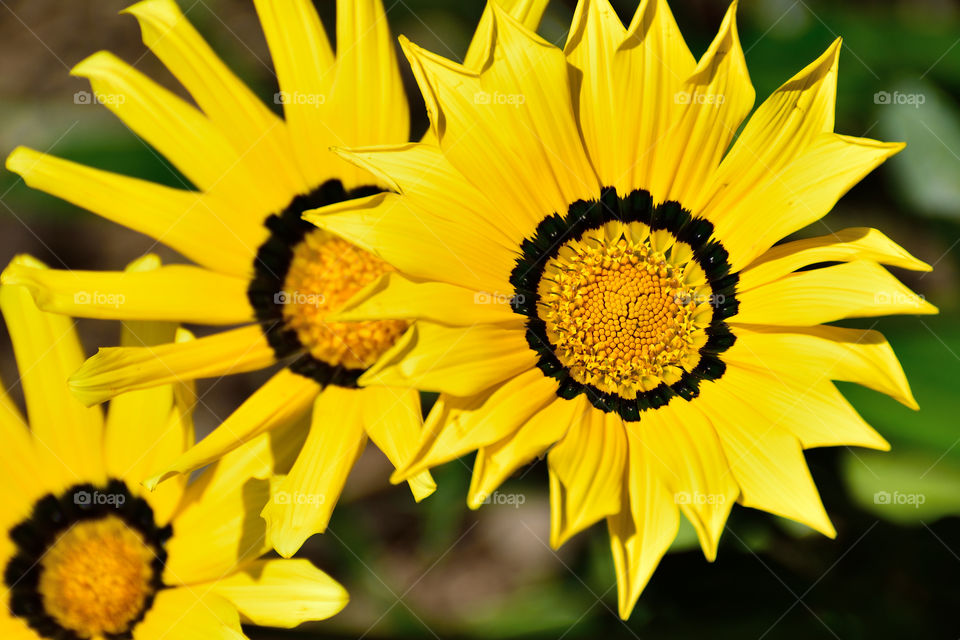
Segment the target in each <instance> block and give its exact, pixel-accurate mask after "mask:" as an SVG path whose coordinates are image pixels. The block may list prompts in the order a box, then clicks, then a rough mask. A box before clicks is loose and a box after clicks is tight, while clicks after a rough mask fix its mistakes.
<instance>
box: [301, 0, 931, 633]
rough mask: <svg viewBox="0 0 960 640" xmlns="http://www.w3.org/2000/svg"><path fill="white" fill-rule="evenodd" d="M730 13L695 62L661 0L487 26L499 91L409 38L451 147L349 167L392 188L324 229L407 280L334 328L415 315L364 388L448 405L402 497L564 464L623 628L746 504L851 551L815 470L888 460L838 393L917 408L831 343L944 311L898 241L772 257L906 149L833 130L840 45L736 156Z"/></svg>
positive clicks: (557, 522) (845, 236)
mask: <svg viewBox="0 0 960 640" xmlns="http://www.w3.org/2000/svg"><path fill="white" fill-rule="evenodd" d="M734 11H735V9H734V7H731V8H730V11H729V12H728V14H727V16H726V17H725V19H724V21H723V24H722V26H721V28H720V32H719V35H718V36H717V37H716V39H715V40H714V41H713V43H712V44H711V45H710V47H709V49H708V50H707V52H706V53H705V54H704V55H703V57H702V58H701V59H700V60H699V61H696V60H695V59H694V58H693V56H692V55H691V54H690V51H689V50H688V49H687V47H686V45H685V44H684V41H683V38H682V36H681V34H680V33H679V31H678V29H677V26H676V23H675V21H674V19H673V17H672V15H671V13H670V10H669V8H668V6H667V4H666V2H664V1H658V0H649V1H644V2H642V3H641V4H640V7H639V8H638V10H637V12H636V15H635V17H634V19H633V21H632V22H631V24H630V25H629V26H627V27H624V26H623V24H622V23H621V22H620V20H619V19H618V18H617V16H616V14H615V13H614V12H613V10H612V9H611V8H610V6H609V4H608V3H607V2H606V0H582V1H581V2H580V4H579V6H578V8H577V11H576V14H575V17H574V21H573V25H572V27H571V29H570V32H569V37H568V40H567V43H566V46H565V48H564V50H563V51H561V50H559V49H557V48H556V47H554V46H552V45H551V44H549V43H547V42H545V41H543V40H542V39H540V38H539V37H537V35H536V34H535V33H534V32H532V31H530V30H529V29H528V28H526V27H525V26H524V25H522V24H520V23H519V22H517V21H516V20H514V19H512V18H511V17H510V16H508V15H506V14H505V13H504V12H503V11H500V10H497V9H496V7H494V12H495V16H496V19H495V27H494V29H493V31H492V33H491V38H490V41H489V45H488V47H487V49H486V51H485V54H484V58H485V62H484V64H483V65H481V66H480V67H479V68H480V69H481V71H479V72H475V71H472V70H470V69H468V68H464V67H463V66H461V65H458V64H456V63H454V62H450V61H449V60H446V59H444V58H442V57H439V56H437V55H435V54H432V53H429V52H426V51H424V50H422V49H420V48H418V47H416V46H414V45H412V44H410V43H408V42H404V48H405V51H406V53H407V55H408V57H409V59H410V62H411V64H412V65H413V68H414V72H415V74H416V76H417V80H418V82H419V84H420V88H421V91H422V93H423V95H424V98H425V100H426V104H427V107H428V110H429V112H430V116H431V120H432V125H433V131H434V133H435V134H436V139H437V143H436V144H414V145H404V146H399V147H380V148H368V149H354V150H350V151H344V152H343V154H344V155H345V156H346V157H347V158H349V159H351V160H353V161H354V162H355V163H356V164H358V165H359V166H362V167H364V168H366V169H369V170H370V171H372V172H374V173H375V174H377V175H379V176H380V178H381V179H382V180H384V181H385V182H387V183H388V184H390V185H391V187H392V190H393V191H394V192H395V193H385V194H377V195H373V196H370V197H368V198H365V199H362V200H359V201H355V202H345V203H341V204H338V205H333V206H330V207H327V208H325V209H322V210H320V211H317V212H313V213H308V214H307V218H308V219H309V220H311V221H312V222H314V223H316V224H317V225H319V226H321V227H322V228H324V229H326V230H328V231H331V232H333V233H336V234H338V235H339V236H341V237H343V238H345V239H347V240H349V241H350V242H353V243H354V244H356V245H358V246H360V247H363V248H365V249H367V250H369V251H371V252H373V253H375V254H376V255H377V256H379V257H380V258H382V259H384V260H385V261H386V262H388V263H389V264H391V265H392V266H394V267H395V268H396V269H397V271H396V272H391V273H389V274H386V275H384V276H383V277H381V278H380V279H379V280H377V281H376V282H375V283H374V284H372V285H370V286H369V287H368V288H367V289H365V290H364V291H363V292H361V293H360V294H359V295H358V297H357V298H355V299H354V300H353V301H352V302H351V303H349V304H348V305H347V306H346V307H345V308H344V310H343V311H342V312H341V313H339V314H337V317H338V319H340V320H373V319H378V320H384V319H391V318H395V319H416V323H415V324H414V325H413V327H412V328H411V330H410V331H409V332H408V333H407V334H406V335H405V337H404V338H403V339H401V341H399V342H398V343H397V344H396V345H395V346H394V347H393V348H392V349H391V350H390V351H389V352H388V353H387V354H386V355H385V356H384V358H382V359H381V361H380V362H379V363H378V364H376V365H375V366H374V367H372V368H371V369H370V370H368V371H367V372H366V373H365V374H364V375H363V376H361V378H360V383H361V384H362V385H363V384H387V385H394V386H404V385H407V386H414V387H417V388H421V389H430V390H436V391H440V392H443V394H444V395H442V396H441V399H440V401H439V402H438V403H437V405H436V407H435V409H434V410H433V412H432V414H431V415H430V416H429V418H428V419H427V423H426V425H425V428H424V437H423V440H422V442H421V444H420V447H419V450H418V451H417V453H416V455H415V456H413V458H412V459H411V460H410V461H409V462H408V464H407V465H406V466H405V468H404V469H402V470H400V472H399V473H398V474H397V475H396V476H395V478H400V479H403V478H410V477H414V476H415V475H416V474H418V473H422V472H423V471H424V470H426V469H428V468H430V467H432V466H434V465H437V464H440V463H442V462H445V461H448V460H451V459H453V458H456V457H458V456H461V455H463V454H465V453H467V452H469V451H472V450H478V454H477V459H476V463H475V465H474V470H473V481H472V486H471V488H470V495H469V498H468V501H469V504H470V506H471V507H477V506H479V504H481V503H482V502H483V501H484V498H485V497H486V496H488V495H489V494H490V493H491V492H492V491H493V490H494V489H495V488H496V487H497V486H498V485H499V484H500V483H501V482H502V481H503V480H504V479H505V478H507V477H508V476H509V475H510V474H511V473H512V472H513V471H514V470H515V469H517V467H518V466H520V465H522V464H525V463H527V462H529V461H530V460H531V459H533V458H534V457H535V456H538V455H541V454H543V453H544V452H547V451H548V452H549V453H548V455H547V461H548V465H549V472H550V493H551V503H552V512H553V518H552V520H553V521H552V527H551V542H552V544H553V545H554V546H559V545H560V544H562V543H563V542H564V541H565V540H567V539H568V538H570V536H572V535H574V534H575V533H577V532H578V531H581V530H583V529H584V528H585V527H588V526H590V525H591V524H593V523H595V522H597V521H598V520H600V519H602V518H606V519H607V525H608V528H609V531H610V536H611V539H612V547H613V556H614V560H615V565H616V571H617V577H618V582H619V586H620V613H621V615H622V616H624V617H626V616H627V615H628V614H629V612H630V611H631V609H632V607H633V605H634V603H635V602H636V600H637V598H638V596H639V594H640V592H641V590H642V589H643V587H644V585H645V584H646V582H647V580H648V579H649V577H650V574H651V572H652V571H653V570H654V568H655V566H656V565H657V564H658V562H659V559H660V557H661V556H662V555H663V553H664V552H665V551H666V549H667V548H668V547H669V545H670V543H671V541H672V540H673V539H674V537H675V536H676V533H677V527H678V523H679V513H680V512H682V513H683V514H684V515H685V516H686V517H687V518H688V519H689V520H690V522H691V523H692V524H693V526H694V527H695V528H696V531H697V533H698V535H699V537H700V542H701V545H702V547H703V550H704V553H705V555H706V556H707V558H708V559H712V558H713V557H714V556H715V553H716V549H717V542H718V538H719V536H720V533H721V531H722V529H723V526H724V523H725V521H726V518H727V515H728V513H729V511H730V508H731V506H732V504H733V502H734V501H738V502H740V503H741V504H744V505H746V506H750V507H756V508H759V509H764V510H766V511H769V512H772V513H775V514H779V515H782V516H785V517H788V518H793V519H795V520H798V521H800V522H803V523H806V524H808V525H809V526H811V527H813V528H815V529H817V530H819V531H822V532H823V533H825V534H827V535H833V534H834V531H833V528H832V526H831V524H830V520H829V518H828V517H827V515H826V513H825V512H824V510H823V507H822V505H821V502H820V499H819V497H818V495H817V491H816V489H815V487H814V484H813V482H812V480H811V477H810V474H809V472H808V470H807V467H806V464H805V461H804V456H803V453H802V450H803V449H804V448H809V447H817V446H826V445H859V446H866V447H874V448H881V449H882V448H886V447H887V446H888V445H887V443H886V442H885V441H884V440H883V438H882V437H880V436H879V435H878V434H877V433H875V432H874V431H873V430H872V429H871V428H870V427H869V426H868V425H867V424H865V423H864V422H863V420H862V419H861V418H860V417H859V416H858V415H857V413H856V412H855V411H854V410H853V409H852V407H851V406H850V405H849V404H848V403H847V402H846V401H845V400H844V398H843V397H842V396H841V395H840V393H839V392H838V391H837V389H836V388H835V386H834V385H833V383H832V382H831V380H847V381H853V382H857V383H860V384H863V385H866V386H868V387H871V388H874V389H877V390H879V391H881V392H884V393H887V394H889V395H891V396H893V397H895V398H897V399H898V400H900V401H901V402H903V403H904V404H906V405H908V406H915V403H914V400H913V398H912V396H911V394H910V391H909V388H908V385H907V382H906V380H905V378H904V375H903V372H902V370H901V368H900V365H899V363H898V362H897V360H896V358H895V356H894V355H893V352H892V351H891V349H890V347H889V345H888V344H887V343H886V341H885V340H884V339H883V337H882V336H881V335H879V334H878V333H876V332H873V331H860V330H853V329H845V328H839V327H835V326H829V325H827V324H824V323H829V322H832V321H835V320H840V319H842V318H853V317H863V316H871V315H876V314H885V313H933V312H935V311H936V310H935V309H934V307H932V306H931V305H929V304H927V303H926V302H925V301H923V300H921V299H920V298H918V297H917V296H916V295H915V294H913V293H911V292H910V291H909V290H908V289H907V288H905V287H904V286H903V285H901V284H900V283H899V282H898V281H897V280H896V279H895V278H894V277H892V276H891V275H890V274H889V273H888V272H887V271H886V270H885V269H884V268H882V267H881V266H880V263H883V264H888V265H894V266H897V267H901V268H906V269H918V270H926V269H928V268H929V267H928V266H927V265H925V264H924V263H922V262H920V261H918V260H916V259H915V258H913V257H911V256H910V255H909V254H908V253H907V252H906V251H904V250H903V249H902V248H900V247H899V246H897V245H896V244H894V243H893V242H891V241H890V240H889V239H887V238H886V237H885V236H884V235H883V234H881V233H880V232H879V231H876V230H873V229H845V230H842V231H837V232H831V233H828V234H827V235H825V236H822V237H813V238H809V239H805V240H795V241H792V242H786V243H783V244H778V245H776V246H774V245H775V243H777V242H778V241H780V240H781V239H782V238H784V237H785V236H788V235H789V234H791V233H792V232H794V231H797V230H799V229H801V228H803V227H805V226H807V225H809V224H811V223H813V222H815V221H817V220H819V219H820V218H821V217H822V216H824V215H825V214H826V213H827V212H828V211H829V209H830V208H831V207H832V206H833V204H834V203H835V202H836V201H837V199H838V198H839V197H840V196H841V195H842V194H843V193H844V192H845V191H846V190H847V189H849V188H850V186H851V185H853V184H855V183H856V182H857V181H858V180H859V179H860V178H861V177H863V176H864V175H865V174H866V173H868V172H869V171H871V170H872V169H873V168H874V167H876V166H877V165H878V164H880V163H881V162H882V161H883V160H884V159H886V158H887V157H889V156H891V155H892V154H894V153H896V152H897V151H898V150H900V149H901V148H902V146H903V145H902V144H894V143H882V142H877V141H874V140H867V139H860V138H852V137H848V136H843V135H838V134H836V133H833V124H834V121H833V116H834V100H835V89H836V80H837V55H838V52H839V48H840V43H839V41H838V42H836V43H834V44H833V45H831V46H830V47H829V49H827V51H826V52H825V53H824V54H823V55H822V56H821V57H820V58H818V59H817V60H816V61H814V62H813V63H812V64H810V65H809V66H807V67H806V68H805V69H803V70H802V71H801V72H800V73H798V74H797V75H796V76H794V77H793V78H792V79H791V80H790V81H788V82H787V83H786V84H784V85H783V86H782V87H781V88H780V89H778V90H777V91H776V92H775V93H774V94H773V95H772V96H771V97H770V98H769V99H768V100H767V101H766V102H764V103H763V104H762V105H761V106H760V107H759V108H758V109H757V111H756V113H754V114H753V116H752V117H751V118H750V120H749V121H748V122H747V123H746V124H745V125H744V127H743V130H742V132H741V133H740V135H739V137H737V140H736V142H734V143H733V144H731V141H733V139H734V134H735V133H736V131H737V130H738V128H739V127H740V125H741V122H742V121H743V120H744V118H745V117H746V116H747V114H748V113H749V111H750V110H751V108H752V106H753V100H754V90H753V87H752V86H751V84H750V80H749V77H748V74H747V69H746V65H745V62H744V57H743V52H742V50H741V47H740V42H739V39H738V36H737V30H736V25H735V21H734ZM825 229H826V228H825ZM825 263H826V265H825ZM814 267H818V268H814Z"/></svg>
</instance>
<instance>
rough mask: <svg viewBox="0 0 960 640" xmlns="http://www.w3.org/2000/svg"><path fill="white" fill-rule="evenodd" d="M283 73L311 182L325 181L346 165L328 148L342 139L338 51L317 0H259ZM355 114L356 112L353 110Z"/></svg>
mask: <svg viewBox="0 0 960 640" xmlns="http://www.w3.org/2000/svg"><path fill="white" fill-rule="evenodd" d="M254 5H255V6H256V8H257V14H258V15H259V16H260V24H261V25H262V27H263V32H264V34H265V35H266V37H267V44H268V45H269V47H270V56H271V57H272V58H273V66H274V68H275V69H276V72H277V80H278V81H279V84H280V92H278V93H277V94H276V96H275V98H276V99H277V101H278V102H280V103H281V104H283V114H284V118H285V120H286V122H287V128H288V129H289V130H290V140H291V143H292V145H293V150H294V152H295V153H296V158H297V164H298V166H299V167H300V170H301V171H302V172H303V175H304V177H305V178H306V180H307V182H308V183H309V184H317V185H319V184H323V183H324V182H326V181H327V180H329V179H330V178H332V177H334V176H337V175H339V174H338V172H339V171H340V170H341V169H342V166H341V165H340V163H338V162H337V161H336V159H335V158H334V157H333V155H332V154H330V153H328V152H327V149H328V148H329V147H330V146H331V145H333V144H336V143H337V138H336V136H335V131H336V129H337V128H338V127H337V124H338V123H337V121H336V120H332V118H333V117H335V116H336V114H335V113H332V111H333V109H332V108H331V103H332V100H331V98H332V95H331V90H332V86H333V80H334V76H335V74H336V69H335V67H334V59H333V51H332V50H331V48H330V42H329V40H328V39H327V34H326V31H325V30H324V28H323V25H322V24H321V23H320V18H319V17H318V16H317V11H316V8H315V7H314V5H313V2H311V0H254ZM347 117H350V118H353V117H356V115H355V113H354V112H353V110H351V111H349V112H348V116H347Z"/></svg>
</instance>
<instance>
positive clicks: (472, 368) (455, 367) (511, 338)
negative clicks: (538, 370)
mask: <svg viewBox="0 0 960 640" xmlns="http://www.w3.org/2000/svg"><path fill="white" fill-rule="evenodd" d="M536 362H537V357H536V354H535V353H534V352H533V350H531V349H530V348H529V347H528V346H527V340H526V337H525V336H524V332H523V331H521V330H517V329H501V328H497V327H493V326H487V325H475V326H471V327H445V326H443V325H439V324H435V323H432V322H424V321H421V322H417V323H416V324H414V326H413V327H411V328H410V330H409V331H407V333H405V334H404V335H403V337H401V338H400V339H399V340H397V342H396V344H395V345H393V347H391V348H390V350H389V351H387V352H386V353H385V354H383V357H381V358H380V360H378V361H377V362H376V364H374V365H373V366H372V367H370V368H369V369H368V370H367V372H366V373H364V374H363V375H362V376H361V377H360V384H361V385H364V386H368V385H373V384H376V385H385V386H393V387H413V388H416V389H420V390H423V391H440V392H443V393H451V394H453V395H457V396H467V395H470V394H473V393H478V392H480V391H483V390H484V389H489V388H490V387H491V386H493V385H495V384H497V383H498V382H502V381H504V380H508V379H510V378H511V377H513V376H515V375H517V374H519V373H522V372H525V371H529V370H531V369H534V368H535V367H536Z"/></svg>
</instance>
